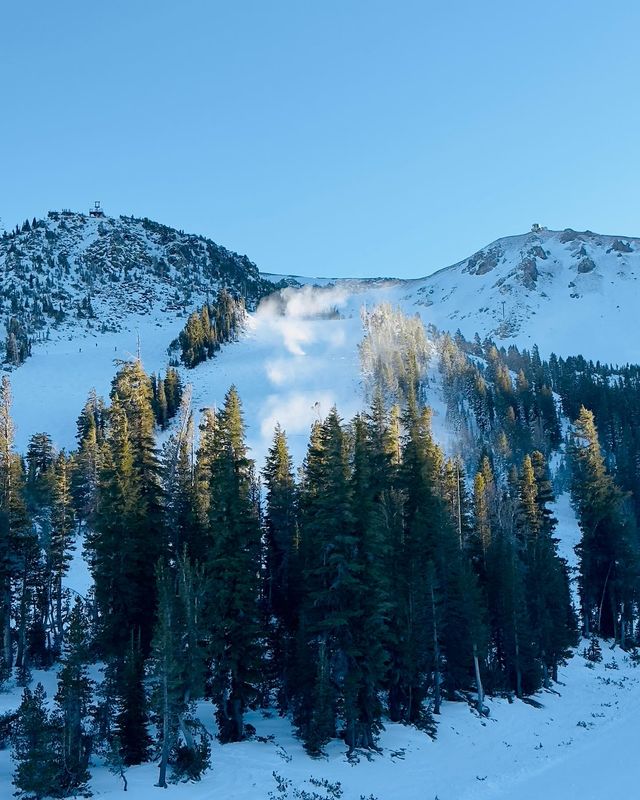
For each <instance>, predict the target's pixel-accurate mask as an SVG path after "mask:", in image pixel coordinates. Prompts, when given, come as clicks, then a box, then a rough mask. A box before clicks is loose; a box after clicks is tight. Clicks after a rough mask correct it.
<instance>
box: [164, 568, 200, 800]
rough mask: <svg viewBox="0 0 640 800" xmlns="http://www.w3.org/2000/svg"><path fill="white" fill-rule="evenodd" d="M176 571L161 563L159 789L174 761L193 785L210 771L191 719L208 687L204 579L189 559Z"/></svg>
mask: <svg viewBox="0 0 640 800" xmlns="http://www.w3.org/2000/svg"><path fill="white" fill-rule="evenodd" d="M177 569H178V574H177V576H174V575H172V574H171V573H170V571H169V570H168V569H167V568H166V567H165V566H164V565H163V564H162V563H161V562H160V563H159V564H158V570H157V575H158V621H157V623H156V630H155V635H154V640H153V649H152V657H151V672H152V676H153V682H154V692H153V696H152V700H153V707H154V710H155V713H156V715H157V718H158V721H159V724H158V729H159V731H160V745H161V746H160V766H159V777H158V786H162V787H165V788H166V786H167V766H168V764H169V760H170V758H172V759H173V762H174V776H173V777H174V778H180V777H183V776H184V777H187V778H189V779H192V780H194V779H198V778H199V777H200V774H201V773H202V771H203V770H204V769H205V768H206V766H207V757H208V748H206V747H205V748H204V750H203V748H202V739H201V741H200V744H199V745H198V744H196V742H195V740H194V736H193V733H192V724H193V723H192V721H191V720H189V719H188V715H189V713H190V712H191V711H192V705H193V703H194V702H195V700H197V699H198V698H199V697H200V696H201V695H202V692H203V687H204V680H203V678H204V653H203V652H202V649H201V647H200V640H201V635H202V633H201V630H200V618H199V606H200V603H201V596H200V595H201V590H202V587H201V576H200V575H199V573H198V570H194V569H193V568H192V567H191V564H190V562H189V561H188V559H183V560H180V561H179V563H178V567H177ZM176 584H177V586H176ZM180 736H181V737H182V742H181V741H180Z"/></svg>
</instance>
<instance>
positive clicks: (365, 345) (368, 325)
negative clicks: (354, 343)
mask: <svg viewBox="0 0 640 800" xmlns="http://www.w3.org/2000/svg"><path fill="white" fill-rule="evenodd" d="M361 317H362V325H363V327H364V330H365V336H364V338H363V340H362V342H361V344H360V345H359V348H358V349H359V352H360V366H361V369H362V374H363V377H364V380H365V385H366V389H367V393H368V395H369V396H372V395H373V393H374V391H375V390H377V389H380V390H381V391H382V392H383V394H384V395H385V396H386V397H387V399H389V400H390V401H392V402H400V403H402V402H403V401H404V400H406V399H407V393H408V392H409V389H410V387H411V386H412V385H413V390H415V391H417V392H421V391H422V392H423V391H424V388H425V382H426V377H427V370H428V366H429V359H430V357H431V354H432V352H433V344H432V343H431V342H430V341H429V339H428V338H427V333H426V331H425V328H424V325H423V324H422V320H421V319H420V317H419V316H417V315H416V316H412V317H408V316H406V315H405V314H404V313H403V312H402V311H401V310H400V309H394V308H392V306H391V305H389V304H388V303H383V304H381V305H378V306H376V307H375V308H374V309H373V310H372V311H367V310H366V309H365V308H364V307H363V308H362V309H361Z"/></svg>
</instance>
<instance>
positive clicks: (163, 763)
mask: <svg viewBox="0 0 640 800" xmlns="http://www.w3.org/2000/svg"><path fill="white" fill-rule="evenodd" d="M168 761H169V687H168V685H167V673H166V669H165V674H164V675H163V676H162V751H161V754H160V767H159V770H160V771H159V775H158V783H157V784H156V786H159V787H160V788H162V789H166V788H167V762H168Z"/></svg>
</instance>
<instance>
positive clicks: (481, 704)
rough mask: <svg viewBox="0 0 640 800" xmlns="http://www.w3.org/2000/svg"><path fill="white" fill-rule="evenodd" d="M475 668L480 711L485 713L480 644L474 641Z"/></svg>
mask: <svg viewBox="0 0 640 800" xmlns="http://www.w3.org/2000/svg"><path fill="white" fill-rule="evenodd" d="M473 668H474V670H475V673H476V691H477V694H478V701H477V702H478V713H479V714H482V713H484V687H483V685H482V678H481V676H480V659H479V658H478V645H477V644H476V643H475V642H474V643H473Z"/></svg>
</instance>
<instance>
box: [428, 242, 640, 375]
mask: <svg viewBox="0 0 640 800" xmlns="http://www.w3.org/2000/svg"><path fill="white" fill-rule="evenodd" d="M639 281H640V239H634V238H629V237H617V236H603V235H600V234H596V233H591V232H590V231H585V232H582V233H579V232H577V231H573V230H570V229H567V230H564V231H549V230H544V229H542V230H540V231H539V232H531V233H528V234H524V235H521V236H511V237H508V238H505V239H499V240H498V241H496V242H494V243H493V244H490V245H488V246H487V247H484V248H482V249H481V250H479V251H478V252H477V253H475V254H474V255H472V256H471V257H470V258H468V259H465V260H464V261H461V262H460V263H458V264H455V265H453V266H451V267H447V268H446V269H443V270H441V271H439V272H437V273H435V274H434V275H432V276H430V277H428V278H425V279H424V280H423V281H420V282H418V284H417V285H416V287H415V290H414V292H415V299H414V302H415V303H416V304H418V305H422V304H424V306H426V311H422V312H421V313H422V315H423V316H424V317H427V318H430V320H431V321H433V322H434V323H435V324H436V325H438V326H440V327H441V328H443V329H447V330H451V331H454V330H455V329H457V328H460V329H461V330H462V332H463V333H464V334H465V335H466V336H467V337H470V336H473V335H474V334H475V333H476V332H478V333H479V334H480V336H482V337H484V336H492V337H494V338H496V339H498V340H501V341H504V342H505V343H507V344H508V343H509V342H511V341H513V342H516V343H518V344H519V345H521V346H528V347H531V346H532V345H533V344H534V343H537V344H538V346H539V347H540V350H541V352H543V353H545V354H546V355H549V354H550V353H551V352H555V353H556V354H562V355H567V354H569V353H582V354H583V355H585V357H589V358H594V359H602V360H605V361H611V362H613V363H616V362H617V363H623V362H626V361H634V360H637V358H638V351H637V347H636V346H635V344H634V342H633V341H632V337H630V336H629V331H630V330H633V328H634V324H635V320H636V318H637V313H638V308H639V307H640V283H639Z"/></svg>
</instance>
